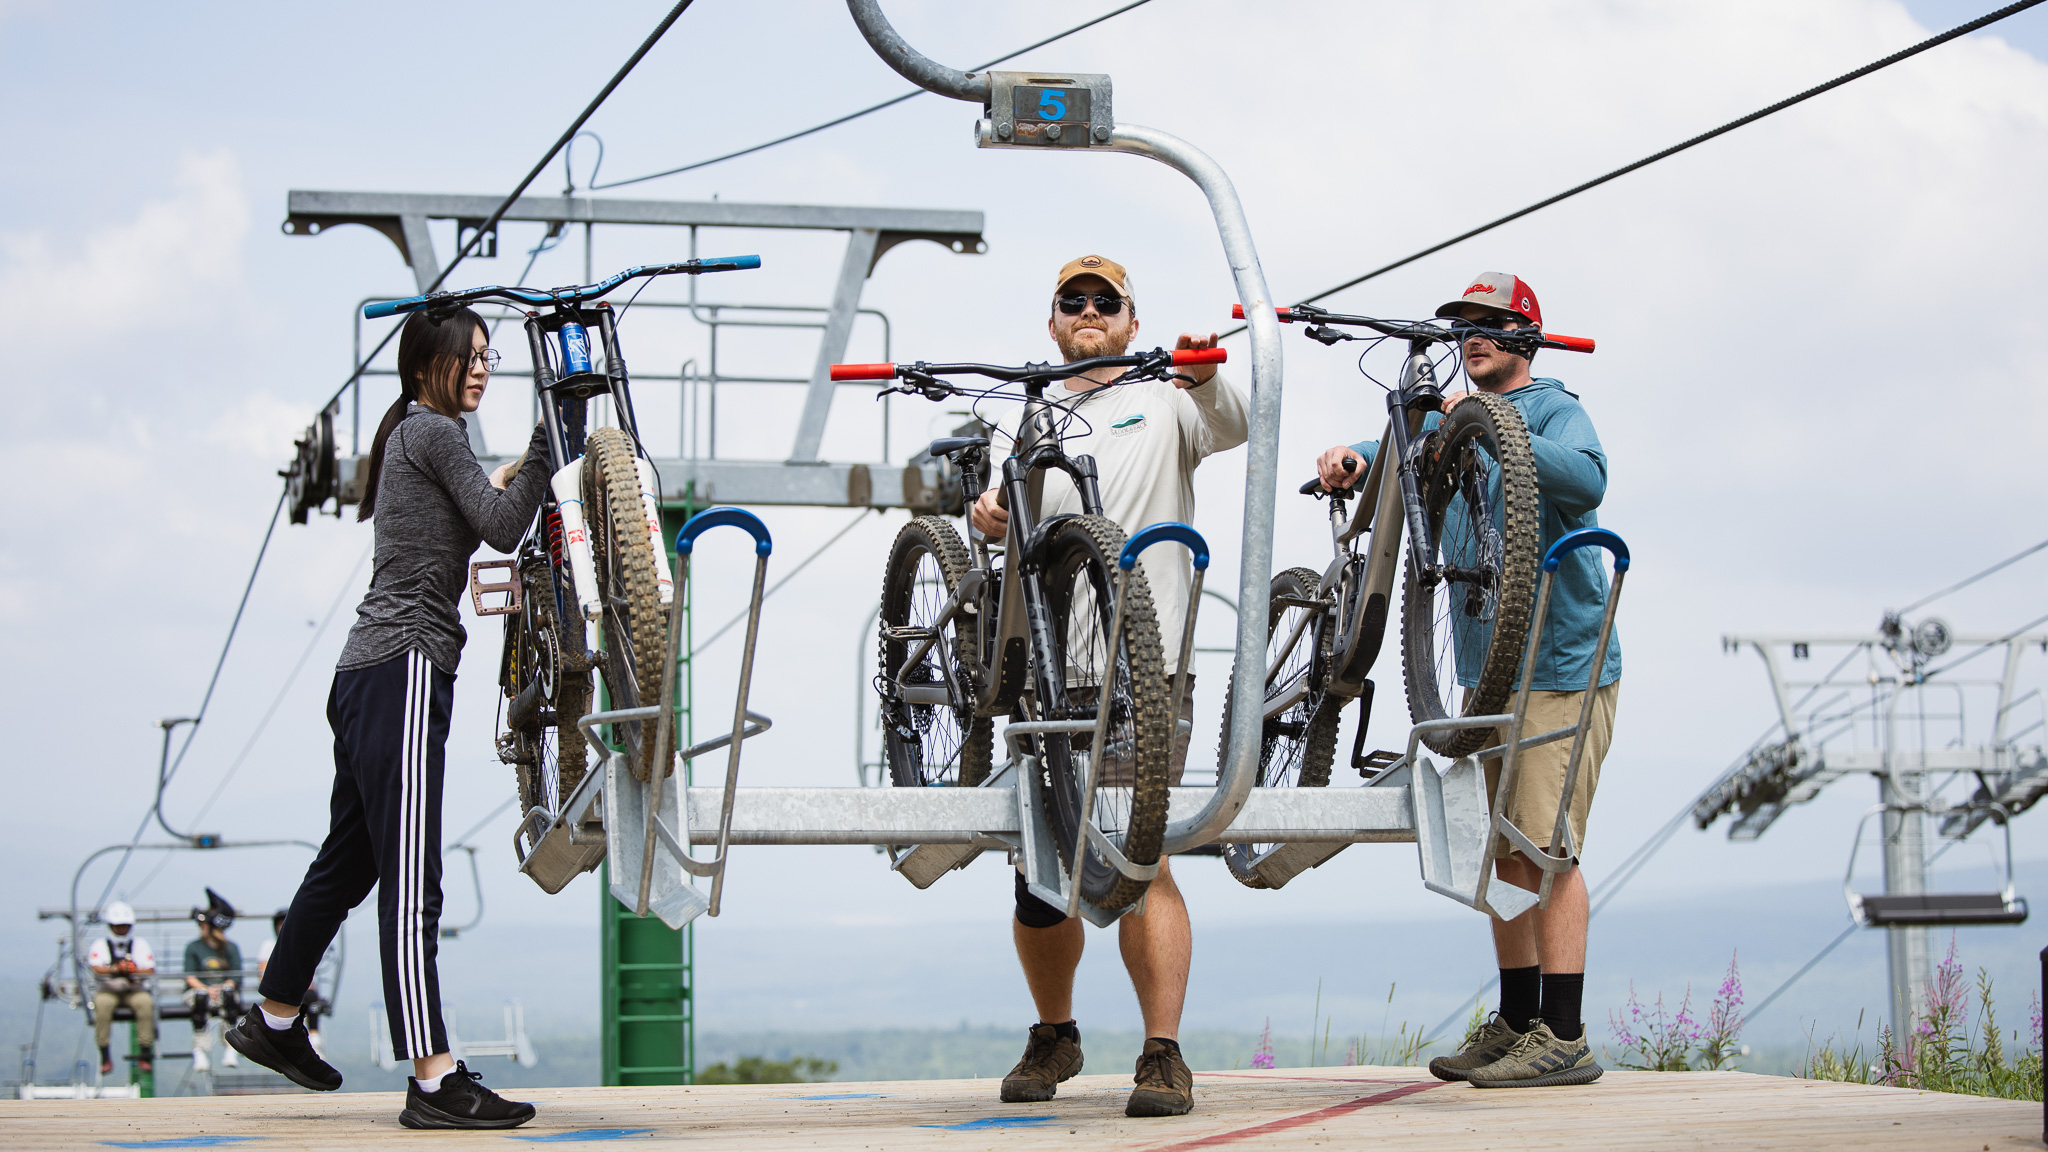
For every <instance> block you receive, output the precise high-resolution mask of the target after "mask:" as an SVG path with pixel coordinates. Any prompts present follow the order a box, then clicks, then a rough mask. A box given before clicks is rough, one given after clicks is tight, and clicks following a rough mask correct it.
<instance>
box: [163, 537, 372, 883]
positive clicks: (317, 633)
mask: <svg viewBox="0 0 2048 1152" xmlns="http://www.w3.org/2000/svg"><path fill="white" fill-rule="evenodd" d="M375 547H376V545H375V543H374V542H373V543H372V544H371V545H369V546H368V547H365V548H364V549H363V554H362V556H360V557H359V558H357V560H356V566H355V567H353V568H351V569H349V573H348V576H347V577H346V578H345V579H343V580H342V582H341V587H340V589H339V590H337V591H336V592H335V594H334V602H333V603H331V604H329V605H328V606H327V615H326V616H325V617H323V618H322V619H321V620H320V626H319V627H318V628H316V629H315V630H314V632H313V635H312V637H311V638H309V639H308V640H307V641H306V650H305V651H303V652H301V653H299V661H298V663H296V664H294V665H292V670H291V674H290V675H288V676H286V677H285V678H284V683H283V684H280V685H279V686H278V689H277V695H276V696H275V697H273V698H272V699H271V701H270V707H269V708H267V709H265V710H264V712H263V718H262V719H261V720H258V721H257V722H256V729H255V731H253V732H251V733H249V739H248V740H247V741H246V742H244V743H243V745H242V750H241V751H240V752H238V753H236V754H235V759H234V762H233V763H231V764H229V765H228V770H227V772H226V774H224V775H223V776H222V777H221V780H220V783H219V784H218V785H215V786H214V789H213V794H212V795H210V796H208V797H207V798H206V803H204V804H201V805H200V806H199V811H197V812H195V813H193V814H192V819H191V821H190V823H191V824H193V825H197V824H198V823H199V822H200V821H201V820H204V819H206V814H207V813H208V812H210V811H212V810H213V805H214V802H215V801H217V800H219V799H220V798H221V796H222V794H224V793H225V792H226V791H227V790H228V785H229V784H230V783H231V782H232V781H233V780H234V778H235V773H236V772H238V771H240V770H241V768H242V765H243V764H244V763H246V762H247V761H248V759H249V753H250V752H251V751H252V750H254V749H255V747H256V741H257V740H258V739H260V738H261V737H262V736H263V731H264V729H266V728H268V727H269V726H270V721H271V719H272V718H273V717H275V716H276V715H277V710H278V708H279V706H281V705H282V704H283V703H284V698H285V694H286V693H288V692H290V691H291V689H292V685H293V684H294V683H296V682H297V681H298V678H299V673H301V672H303V671H305V670H306V661H307V660H309V659H311V658H312V655H313V649H314V648H315V647H317V646H318V645H319V643H320V638H321V637H322V636H325V635H326V634H327V626H328V625H329V624H332V623H333V622H334V616H335V613H336V612H338V611H340V609H341V606H342V604H343V603H344V602H345V601H346V600H347V598H348V593H349V590H350V589H351V588H353V587H354V586H355V582H356V575H357V574H358V573H360V572H361V571H362V570H363V565H364V564H365V563H367V562H368V561H369V559H370V554H371V552H372V551H374V550H375ZM157 804H158V806H159V808H161V806H162V804H163V798H162V797H161V796H159V797H158V798H157ZM170 862H171V855H170V854H169V853H165V854H164V855H163V856H161V857H159V858H158V860H157V862H156V867H155V868H152V869H150V871H149V875H147V876H144V877H143V878H142V880H141V882H140V883H138V884H136V885H135V887H134V889H133V891H135V892H142V891H146V890H147V889H148V888H149V885H150V882H151V881H153V880H155V879H156V878H157V875H158V874H159V873H161V872H162V871H163V870H164V868H165V866H166V865H168V864H169V863H170Z"/></svg>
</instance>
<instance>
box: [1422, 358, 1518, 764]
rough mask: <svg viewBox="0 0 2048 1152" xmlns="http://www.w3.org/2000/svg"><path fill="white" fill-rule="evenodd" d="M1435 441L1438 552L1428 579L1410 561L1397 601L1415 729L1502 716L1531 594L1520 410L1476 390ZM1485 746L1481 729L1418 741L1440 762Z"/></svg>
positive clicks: (1427, 464) (1432, 506) (1427, 451)
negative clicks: (1442, 722)
mask: <svg viewBox="0 0 2048 1152" xmlns="http://www.w3.org/2000/svg"><path fill="white" fill-rule="evenodd" d="M1431 438H1432V442H1431V443H1430V444H1428V445H1426V446H1425V448H1424V451H1423V458H1422V466H1421V472H1420V475H1419V477H1418V479H1419V481H1420V484H1421V488H1422V503H1423V509H1424V511H1425V513H1426V516H1427V520H1428V523H1429V530H1430V535H1431V536H1432V537H1434V539H1435V545H1434V547H1433V549H1432V554H1431V556H1430V558H1429V562H1430V568H1429V570H1428V571H1426V572H1418V571H1416V569H1415V562H1414V559H1413V557H1412V556H1411V557H1410V559H1409V561H1408V565H1407V588H1406V590H1405V592H1404V594H1403V597H1402V601H1401V664H1402V673H1403V677H1402V678H1403V680H1404V681H1405V683H1406V686H1407V690H1408V714H1409V716H1411V717H1412V718H1414V720H1415V721H1416V723H1422V722H1423V721H1427V720H1441V719H1445V718H1447V717H1451V716H1483V715H1487V714H1489V713H1498V712H1501V711H1502V710H1504V709H1505V708H1507V707H1508V705H1509V703H1510V700H1511V697H1512V695H1513V693H1514V688H1515V685H1516V683H1517V676H1518V675H1519V673H1520V672H1521V659H1522V648H1523V641H1524V640H1525V639H1526V638H1527V636H1528V632H1529V611H1530V608H1531V607H1532V605H1533V603H1534V599H1535V594H1536V592H1535V589H1536V540H1537V533H1538V521H1537V510H1536V458H1535V456H1534V455H1533V454H1531V452H1530V450H1529V430H1528V428H1527V426H1526V425H1524V424H1523V423H1522V416H1521V413H1519V412H1517V411H1515V406H1514V405H1513V404H1510V403H1508V402H1507V401H1506V400H1504V399H1502V398H1501V397H1499V396H1494V395H1490V394H1487V393H1484V392H1479V393H1474V394H1472V395H1471V396H1470V397H1469V398H1468V399H1466V400H1464V401H1462V402H1461V403H1459V404H1458V405H1457V406H1456V407H1454V408H1452V409H1451V411H1450V414H1449V415H1447V416H1445V417H1444V419H1443V423H1442V424H1441V425H1439V426H1438V427H1437V429H1436V431H1435V432H1433V433H1431ZM1461 697H1462V700H1461V699H1460V698H1461ZM1493 742H1494V733H1493V731H1492V730H1491V729H1486V728H1467V729H1462V730H1459V731H1453V732H1432V733H1430V734H1428V735H1426V736H1424V737H1423V743H1425V744H1427V745H1429V747H1430V748H1431V749H1433V750H1435V751H1437V752H1439V753H1442V754H1443V755H1445V756H1464V755H1468V754H1470V753H1473V752H1477V751H1478V750H1480V749H1481V748H1485V747H1488V746H1489V745H1491V744H1492V743H1493Z"/></svg>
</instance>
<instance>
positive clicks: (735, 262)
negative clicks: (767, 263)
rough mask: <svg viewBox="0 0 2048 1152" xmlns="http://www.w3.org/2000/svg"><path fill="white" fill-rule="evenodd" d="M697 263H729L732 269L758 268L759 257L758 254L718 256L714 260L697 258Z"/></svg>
mask: <svg viewBox="0 0 2048 1152" xmlns="http://www.w3.org/2000/svg"><path fill="white" fill-rule="evenodd" d="M697 263H699V264H730V265H732V270H733V271H738V270H740V269H743V268H759V267H760V266H761V258H760V257H759V256H720V257H718V258H717V259H715V260H699V261H697ZM721 271H723V269H721Z"/></svg>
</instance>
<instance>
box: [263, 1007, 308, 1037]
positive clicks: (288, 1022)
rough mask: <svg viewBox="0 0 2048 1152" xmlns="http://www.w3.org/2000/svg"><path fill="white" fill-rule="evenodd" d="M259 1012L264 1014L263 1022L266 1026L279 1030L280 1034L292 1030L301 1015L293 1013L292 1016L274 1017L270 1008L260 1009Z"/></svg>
mask: <svg viewBox="0 0 2048 1152" xmlns="http://www.w3.org/2000/svg"><path fill="white" fill-rule="evenodd" d="M258 1011H260V1012H262V1013H263V1022H264V1023H265V1024H268V1025H270V1026H271V1027H272V1028H275V1029H277V1030H278V1031H279V1032H283V1031H285V1030H286V1029H288V1028H290V1027H291V1026H292V1025H293V1024H294V1023H296V1022H297V1021H298V1018H299V1015H298V1013H296V1012H294V1013H292V1014H291V1015H290V1016H272V1015H271V1014H270V1009H268V1008H261V1007H259V1008H258Z"/></svg>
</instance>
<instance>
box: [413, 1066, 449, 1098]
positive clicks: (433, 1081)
mask: <svg viewBox="0 0 2048 1152" xmlns="http://www.w3.org/2000/svg"><path fill="white" fill-rule="evenodd" d="M447 1075H448V1074H447V1073H446V1072H443V1073H441V1075H440V1076H428V1077H426V1078H425V1079H421V1078H420V1077H418V1076H415V1077H413V1078H412V1082H413V1083H415V1084H417V1085H419V1086H420V1091H422V1092H425V1093H428V1094H429V1095H431V1094H433V1093H435V1092H439V1091H440V1090H441V1081H442V1079H443V1078H444V1077H446V1076H447Z"/></svg>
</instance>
